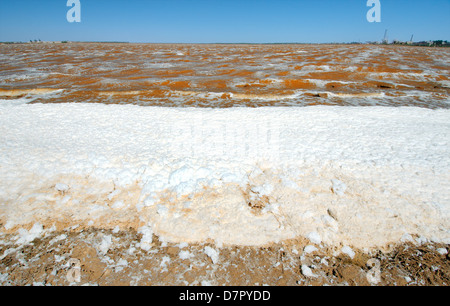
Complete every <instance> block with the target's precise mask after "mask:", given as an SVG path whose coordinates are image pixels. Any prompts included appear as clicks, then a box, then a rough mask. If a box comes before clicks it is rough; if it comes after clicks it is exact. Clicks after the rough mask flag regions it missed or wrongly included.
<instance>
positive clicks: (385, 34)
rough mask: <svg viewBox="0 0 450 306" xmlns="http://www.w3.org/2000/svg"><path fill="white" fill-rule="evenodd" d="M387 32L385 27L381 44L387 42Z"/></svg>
mask: <svg viewBox="0 0 450 306" xmlns="http://www.w3.org/2000/svg"><path fill="white" fill-rule="evenodd" d="M387 32H388V30H387V29H386V31H384V38H383V44H387V43H388V39H387Z"/></svg>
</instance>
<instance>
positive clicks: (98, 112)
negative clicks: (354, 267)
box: [0, 103, 450, 273]
mask: <svg viewBox="0 0 450 306" xmlns="http://www.w3.org/2000/svg"><path fill="white" fill-rule="evenodd" d="M449 122H450V111H449V110H442V109H441V110H429V109H420V108H406V107H400V108H386V107H326V106H320V107H319V106H318V107H306V108H294V107H291V108H283V107H278V108H277V107H275V108H272V107H268V108H257V109H253V108H233V109H197V108H196V109H193V108H185V109H180V108H159V107H139V106H132V105H100V104H33V105H27V104H11V103H9V104H2V105H0V180H1V183H0V223H1V227H0V230H1V231H2V232H15V233H17V237H18V238H17V240H18V242H27V241H29V240H30V239H34V238H33V237H37V236H38V235H40V234H42V233H43V232H45V231H46V230H49V229H50V228H58V229H66V228H69V227H73V226H97V227H104V228H111V229H113V228H123V229H126V228H128V227H130V226H131V227H133V228H135V229H137V230H138V232H140V233H141V234H142V235H143V237H142V240H141V241H140V248H142V249H144V250H149V249H150V248H151V244H152V235H153V234H156V235H158V236H160V237H163V239H165V240H166V241H170V242H176V243H186V242H187V243H189V242H200V241H207V240H213V241H215V242H216V243H217V244H219V245H221V244H240V245H262V244H265V243H269V242H276V241H280V240H283V239H288V238H293V237H298V236H303V237H306V238H309V239H310V241H311V243H312V244H315V245H319V244H321V243H325V244H331V245H346V246H347V245H348V246H349V248H350V246H351V247H357V248H370V247H375V246H383V245H386V244H388V243H391V242H397V241H400V239H402V237H405V235H413V236H414V235H415V236H420V237H421V239H428V240H433V241H441V242H445V243H449V242H450V230H449V229H450V223H449V222H450V209H449V207H450V125H449ZM110 243H111V241H109V240H108V239H107V237H106V238H105V240H104V241H102V248H103V249H104V250H107V248H108V247H109V246H110ZM345 250H346V249H344V251H345ZM205 251H206V252H208V255H210V256H211V258H212V260H215V259H216V256H215V255H214V254H213V252H212V251H211V250H205ZM347 251H348V250H347ZM180 256H183V257H185V256H189V254H187V253H182V254H180ZM305 273H308V272H307V271H306V269H305Z"/></svg>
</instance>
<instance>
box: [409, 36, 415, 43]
mask: <svg viewBox="0 0 450 306" xmlns="http://www.w3.org/2000/svg"><path fill="white" fill-rule="evenodd" d="M413 38H414V34H413V35H411V39H410V40H409V43H410V44H412V42H413Z"/></svg>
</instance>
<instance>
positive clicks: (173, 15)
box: [0, 0, 450, 43]
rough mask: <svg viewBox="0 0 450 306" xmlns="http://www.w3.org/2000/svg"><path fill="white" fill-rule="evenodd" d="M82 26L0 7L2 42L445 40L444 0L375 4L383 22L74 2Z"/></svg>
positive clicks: (260, 0)
mask: <svg viewBox="0 0 450 306" xmlns="http://www.w3.org/2000/svg"><path fill="white" fill-rule="evenodd" d="M80 2H81V23H69V22H67V20H66V14H67V11H68V10H69V9H70V8H69V7H67V6H66V3H67V0H0V41H29V40H30V39H41V40H43V41H60V40H71V41H129V42H162V43H168V42H179V43H191V42H198V43H211V42H226V43H232V42H249V43H264V42H267V43H279V42H306V43H324V42H352V41H361V42H365V41H380V40H381V39H382V38H383V36H384V31H385V29H388V38H389V40H390V41H391V40H393V39H398V40H403V41H407V40H409V39H410V37H411V35H412V34H414V41H419V40H437V39H444V40H449V41H450V17H449V16H450V0H380V2H381V23H369V22H367V20H366V14H367V11H368V10H369V9H370V8H369V7H367V6H366V3H367V0H270V1H269V0H80Z"/></svg>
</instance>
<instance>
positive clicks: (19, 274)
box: [0, 228, 450, 286]
mask: <svg viewBox="0 0 450 306" xmlns="http://www.w3.org/2000/svg"><path fill="white" fill-rule="evenodd" d="M61 235H65V236H61ZM105 237H106V238H108V239H109V238H110V239H111V242H112V243H111V244H110V245H109V248H108V247H107V248H102V247H101V246H100V245H101V242H102V240H104V239H105ZM0 238H1V240H0V285H13V286H24V285H57V286H67V285H86V284H87V285H100V286H112V285H119V286H130V285H131V286H133V285H142V286H146V285H162V286H173V285H177V286H191V285H194V286H195V285H225V286H261V285H271V286H297V285H300V286H305V285H313V286H320V285H333V286H338V285H346V286H355V285H356V286H369V285H378V286H435V285H437V286H448V285H449V284H450V261H449V254H448V250H449V248H450V246H449V245H442V244H431V243H429V244H426V245H425V244H421V245H414V244H411V243H405V244H400V245H397V246H392V248H391V251H389V252H388V253H383V252H381V251H377V250H373V251H371V252H362V251H357V250H354V251H355V256H354V257H353V258H350V257H349V256H348V255H346V254H343V253H341V252H336V250H335V249H334V250H333V249H330V248H326V247H319V246H316V247H317V250H315V251H313V252H311V253H306V252H305V251H304V248H305V246H306V245H307V244H308V241H305V240H302V239H296V240H290V241H284V242H280V243H275V244H271V245H267V246H262V247H247V246H222V247H220V248H219V247H218V246H215V245H213V244H211V243H204V244H189V245H188V244H185V245H182V244H174V243H166V242H162V241H160V240H159V239H158V237H155V236H153V243H152V247H151V248H150V250H148V251H144V250H142V249H141V248H140V247H139V241H140V239H141V235H140V234H139V233H137V232H135V231H134V230H129V231H119V232H114V231H111V230H104V229H94V228H90V229H87V230H83V231H79V232H76V231H70V232H69V231H66V232H52V233H51V234H47V235H46V236H45V237H43V238H37V239H35V240H33V241H32V242H31V243H29V244H27V245H22V246H18V245H15V244H14V236H2V237H0ZM207 247H211V248H212V249H214V250H215V251H217V252H218V257H217V260H216V261H215V262H214V261H213V259H214V258H213V256H211V257H210V256H209V255H208V254H209V253H208V252H205V248H207ZM438 249H440V250H442V249H446V250H447V254H442V252H441V253H440V252H438ZM70 259H75V260H79V268H80V269H79V271H80V281H79V282H77V281H73V282H69V280H68V277H67V276H68V274H70V273H72V274H71V275H74V274H73V271H74V269H77V268H78V267H77V266H76V265H75V266H74V265H72V266H70V265H69V264H68V263H69V260H70ZM371 261H374V263H376V264H379V271H380V275H379V282H378V283H373V282H372V283H371V282H369V280H370V278H368V276H370V275H375V274H374V272H375V271H377V270H375V269H377V267H376V265H375V267H374V266H373V265H372V266H371V265H370V263H371ZM305 266H306V267H308V268H309V269H310V272H312V273H313V276H310V275H309V274H308V273H305V270H304V269H303V268H302V267H305Z"/></svg>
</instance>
